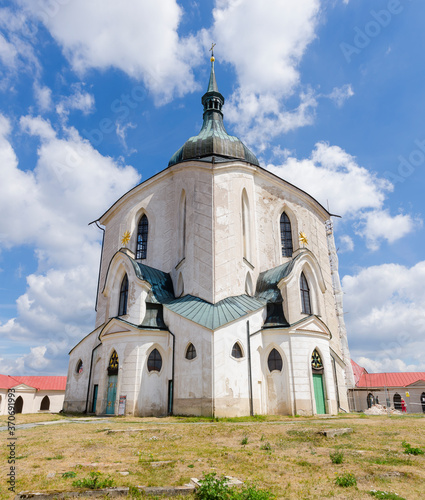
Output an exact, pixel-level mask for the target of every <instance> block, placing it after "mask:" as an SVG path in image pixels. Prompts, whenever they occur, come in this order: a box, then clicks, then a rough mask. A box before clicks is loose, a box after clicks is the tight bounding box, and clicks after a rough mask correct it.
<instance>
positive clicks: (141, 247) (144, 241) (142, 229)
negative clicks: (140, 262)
mask: <svg viewBox="0 0 425 500" xmlns="http://www.w3.org/2000/svg"><path fill="white" fill-rule="evenodd" d="M148 231H149V223H148V218H147V217H146V214H143V215H142V217H141V218H140V221H139V226H138V228H137V248H136V259H146V253H147V250H148Z"/></svg>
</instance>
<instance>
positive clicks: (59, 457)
mask: <svg viewBox="0 0 425 500" xmlns="http://www.w3.org/2000/svg"><path fill="white" fill-rule="evenodd" d="M45 458H46V460H62V459H63V458H65V457H64V456H63V455H60V454H59V455H55V456H54V457H45Z"/></svg>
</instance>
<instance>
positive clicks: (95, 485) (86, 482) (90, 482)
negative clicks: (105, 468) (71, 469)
mask: <svg viewBox="0 0 425 500" xmlns="http://www.w3.org/2000/svg"><path fill="white" fill-rule="evenodd" d="M72 486H75V487H76V488H90V489H91V490H99V489H101V488H110V487H111V486H114V480H113V478H112V477H110V476H106V477H104V475H103V474H102V473H101V472H99V471H95V472H89V475H88V476H87V477H85V478H83V479H77V480H76V481H73V482H72Z"/></svg>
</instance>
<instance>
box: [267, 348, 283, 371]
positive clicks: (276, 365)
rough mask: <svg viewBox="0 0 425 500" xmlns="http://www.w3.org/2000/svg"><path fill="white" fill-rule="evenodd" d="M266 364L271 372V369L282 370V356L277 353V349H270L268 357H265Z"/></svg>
mask: <svg viewBox="0 0 425 500" xmlns="http://www.w3.org/2000/svg"><path fill="white" fill-rule="evenodd" d="M267 364H268V367H269V370H270V371H271V372H272V371H273V370H279V371H282V365H283V363H282V356H281V355H280V354H279V351H277V350H276V349H272V350H271V351H270V354H269V357H268V358H267Z"/></svg>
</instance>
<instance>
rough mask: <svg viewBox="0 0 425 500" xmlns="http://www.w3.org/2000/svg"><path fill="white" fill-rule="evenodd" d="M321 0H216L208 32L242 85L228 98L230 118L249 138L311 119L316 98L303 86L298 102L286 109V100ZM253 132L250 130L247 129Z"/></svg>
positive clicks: (252, 141) (262, 138)
mask: <svg viewBox="0 0 425 500" xmlns="http://www.w3.org/2000/svg"><path fill="white" fill-rule="evenodd" d="M319 8H320V2H319V0H298V1H297V2H282V1H280V0H264V1H262V2H258V1H257V0H217V1H216V7H215V9H214V10H213V17H214V25H213V27H212V29H211V32H210V33H208V32H204V33H203V38H204V40H205V44H206V42H207V41H208V42H210V40H211V39H213V40H215V41H216V42H217V47H216V52H217V57H218V59H219V60H220V61H224V62H228V63H230V64H232V65H233V66H234V68H235V71H236V74H237V80H238V88H237V89H236V90H235V92H234V93H233V95H232V96H231V97H230V99H229V100H228V103H227V106H226V111H225V112H226V119H228V120H229V121H231V122H233V124H234V125H235V128H236V130H237V132H238V133H239V134H241V135H242V136H243V137H244V139H245V140H247V142H248V145H249V144H256V145H257V143H258V142H260V149H261V147H262V148H264V147H265V143H267V138H273V137H276V136H277V135H280V134H281V133H283V132H286V131H288V130H292V129H294V128H297V127H301V126H304V125H307V124H309V123H311V122H312V119H313V117H314V108H315V106H316V100H315V98H314V95H313V93H312V92H311V91H301V92H299V97H298V99H299V102H300V104H299V105H296V106H295V109H292V110H291V109H287V108H285V106H284V105H283V104H282V100H283V99H286V98H288V97H290V96H292V95H293V94H294V92H295V90H296V89H297V88H298V86H299V84H300V75H299V71H298V65H299V63H300V61H301V59H302V57H303V55H304V53H305V50H306V48H307V46H308V45H309V44H310V43H311V42H312V40H314V38H315V28H316V25H317V22H318V15H319ZM248 132H249V134H248Z"/></svg>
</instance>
